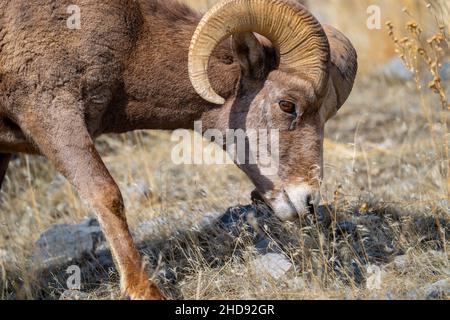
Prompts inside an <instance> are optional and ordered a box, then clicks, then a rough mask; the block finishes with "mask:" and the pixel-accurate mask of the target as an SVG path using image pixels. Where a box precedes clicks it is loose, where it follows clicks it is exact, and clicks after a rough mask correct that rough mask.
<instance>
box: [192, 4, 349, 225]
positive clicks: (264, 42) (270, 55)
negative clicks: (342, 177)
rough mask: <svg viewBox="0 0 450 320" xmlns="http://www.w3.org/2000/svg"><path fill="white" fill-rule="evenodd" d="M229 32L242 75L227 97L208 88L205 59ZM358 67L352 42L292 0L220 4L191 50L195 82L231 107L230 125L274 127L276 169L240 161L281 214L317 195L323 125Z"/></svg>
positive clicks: (307, 206) (293, 213) (305, 207)
mask: <svg viewBox="0 0 450 320" xmlns="http://www.w3.org/2000/svg"><path fill="white" fill-rule="evenodd" d="M229 36H232V37H233V39H232V43H233V51H234V55H235V56H236V58H237V60H238V61H239V63H240V67H241V77H240V80H239V84H238V86H237V87H236V92H235V94H234V95H233V96H232V97H230V98H228V99H226V100H225V99H223V98H222V97H220V96H219V95H218V94H217V93H216V92H215V91H214V90H213V88H212V87H211V84H210V81H209V78H208V62H209V57H210V56H211V53H212V52H213V50H214V48H215V47H216V46H217V45H218V44H219V43H220V42H222V41H223V40H224V39H225V38H227V37H229ZM356 70H357V61H356V52H355V50H354V48H353V46H352V45H351V43H350V41H349V40H348V39H347V38H345V37H344V36H343V35H342V34H341V33H340V32H339V31H337V30H336V29H334V28H332V27H328V26H322V25H321V24H320V23H319V22H318V21H317V20H316V19H315V18H314V17H313V16H312V14H311V13H310V12H309V11H308V10H307V9H306V8H304V7H303V6H301V5H300V4H298V3H297V2H293V1H290V0H226V1H223V2H221V3H219V4H218V5H216V6H215V7H214V8H212V9H211V10H210V11H209V12H208V13H207V14H206V15H205V16H204V18H203V20H202V21H201V22H200V24H199V26H198V28H197V31H196V33H195V35H194V37H193V39H192V44H191V48H190V52H189V73H190V78H191V82H192V84H193V86H194V88H195V89H196V91H197V92H198V93H199V94H200V95H201V96H202V97H203V98H204V99H205V100H207V101H209V102H212V103H215V104H219V105H224V106H227V107H229V108H230V110H231V111H230V118H229V124H228V125H229V127H230V129H244V130H247V131H249V129H274V130H278V132H279V152H278V154H277V157H278V159H279V164H278V170H277V172H276V174H271V175H268V174H264V173H263V172H262V170H261V168H260V167H259V166H258V165H252V164H250V163H244V164H242V165H240V167H241V169H242V170H243V171H244V172H245V173H246V174H247V175H248V176H249V177H250V179H251V180H252V181H253V183H254V184H255V186H256V189H257V191H258V193H259V195H260V196H261V198H262V199H264V200H265V201H266V202H267V203H268V204H269V205H270V206H271V207H272V208H273V210H274V212H275V214H276V215H277V216H278V217H279V218H281V219H282V220H292V219H293V218H295V217H297V216H298V214H301V213H304V212H307V211H309V210H311V208H312V205H313V204H314V202H316V201H317V200H318V199H319V197H318V189H319V188H318V186H319V182H320V180H321V179H322V166H323V163H322V158H323V140H324V126H325V123H326V121H327V120H328V119H330V118H331V117H332V116H334V115H335V114H336V112H337V110H338V109H339V108H340V107H341V106H342V104H343V103H344V102H345V100H346V99H347V97H348V95H349V94H350V91H351V89H352V87H353V82H354V79H355V76H356Z"/></svg>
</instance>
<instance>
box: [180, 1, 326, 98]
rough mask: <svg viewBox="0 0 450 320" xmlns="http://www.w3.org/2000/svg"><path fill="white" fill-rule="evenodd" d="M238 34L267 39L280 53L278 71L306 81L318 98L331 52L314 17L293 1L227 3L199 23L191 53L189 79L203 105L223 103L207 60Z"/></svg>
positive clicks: (216, 6)
mask: <svg viewBox="0 0 450 320" xmlns="http://www.w3.org/2000/svg"><path fill="white" fill-rule="evenodd" d="M240 32H256V33H259V34H261V35H263V36H265V37H266V38H268V39H269V40H270V41H271V42H272V44H273V46H274V47H275V48H276V49H277V50H278V52H279V54H280V65H279V70H281V71H286V72H291V73H297V74H299V75H302V76H304V77H306V78H307V79H308V80H310V81H311V82H312V84H313V86H314V88H315V90H316V94H317V95H319V96H322V95H323V94H324V91H325V89H326V85H327V78H328V72H329V61H330V48H329V43H328V39H327V36H326V34H325V32H324V30H323V28H322V26H321V25H320V23H319V22H318V21H317V20H316V18H315V17H314V16H313V15H312V14H311V13H310V12H309V11H308V10H307V9H306V8H305V7H303V6H302V5H300V4H299V3H297V2H294V1H291V0H225V1H222V2H220V3H218V4H217V5H215V6H214V7H213V8H212V9H211V10H209V11H208V12H207V13H206V14H205V16H204V17H203V19H202V20H201V21H200V23H199V25H198V27H197V30H196V31H195V33H194V36H193V38H192V41H191V46H190V49H189V77H190V80H191V82H192V85H193V87H194V88H195V90H196V91H197V93H198V94H199V95H200V96H201V97H203V98H204V99H205V100H207V101H209V102H211V103H215V104H224V103H225V99H223V98H222V97H220V96H219V95H218V94H217V93H216V92H215V91H214V89H213V88H212V87H211V83H210V81H209V77H208V64H209V58H210V56H211V54H212V52H213V50H214V49H215V47H216V46H217V45H218V44H219V43H220V42H222V41H223V40H224V39H225V38H227V37H229V36H231V35H233V34H235V33H240Z"/></svg>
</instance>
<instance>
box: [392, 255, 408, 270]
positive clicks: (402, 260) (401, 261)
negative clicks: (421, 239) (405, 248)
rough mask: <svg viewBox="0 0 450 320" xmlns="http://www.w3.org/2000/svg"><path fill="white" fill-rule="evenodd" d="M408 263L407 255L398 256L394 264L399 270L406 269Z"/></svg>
mask: <svg viewBox="0 0 450 320" xmlns="http://www.w3.org/2000/svg"><path fill="white" fill-rule="evenodd" d="M407 263H408V257H407V256H406V255H401V256H397V257H395V259H394V266H395V268H397V269H398V270H402V269H405V268H406V266H407Z"/></svg>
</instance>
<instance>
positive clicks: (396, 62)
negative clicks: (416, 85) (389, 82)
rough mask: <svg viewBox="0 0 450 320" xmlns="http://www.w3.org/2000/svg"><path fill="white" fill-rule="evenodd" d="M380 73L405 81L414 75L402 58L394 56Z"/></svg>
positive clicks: (411, 78)
mask: <svg viewBox="0 0 450 320" xmlns="http://www.w3.org/2000/svg"><path fill="white" fill-rule="evenodd" d="M379 74H380V75H382V76H385V77H387V78H391V79H398V80H403V81H410V80H413V75H412V72H411V71H410V70H408V69H407V68H406V67H405V65H404V64H403V61H402V60H401V59H400V58H393V59H391V60H390V61H388V62H387V63H386V64H385V65H384V66H383V67H382V68H381V70H380V71H379Z"/></svg>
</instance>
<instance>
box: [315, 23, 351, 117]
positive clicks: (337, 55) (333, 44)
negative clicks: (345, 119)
mask: <svg viewBox="0 0 450 320" xmlns="http://www.w3.org/2000/svg"><path fill="white" fill-rule="evenodd" d="M323 29H324V30H325V33H326V35H327V37H328V42H329V43H330V51H331V70H330V71H331V72H330V76H331V80H332V83H333V87H334V91H335V95H336V109H337V110H339V109H340V108H341V106H342V105H343V104H344V103H345V101H346V100H347V98H348V96H349V95H350V92H351V91H352V89H353V83H354V81H355V77H356V73H357V71H358V57H357V54H356V50H355V48H354V47H353V45H352V43H351V42H350V40H349V39H348V38H347V37H345V36H344V35H343V34H342V33H341V32H340V31H339V30H337V29H335V28H333V27H331V26H328V25H324V26H323Z"/></svg>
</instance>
